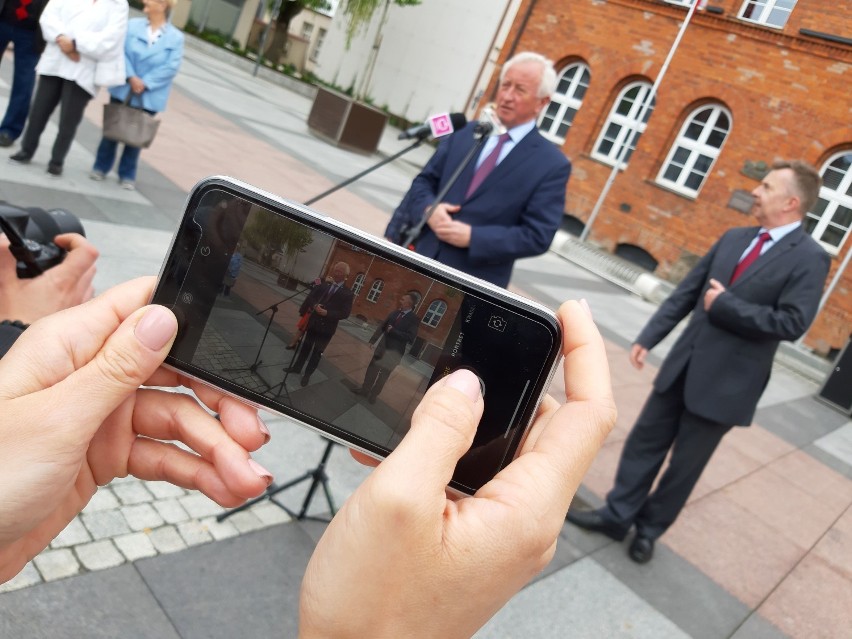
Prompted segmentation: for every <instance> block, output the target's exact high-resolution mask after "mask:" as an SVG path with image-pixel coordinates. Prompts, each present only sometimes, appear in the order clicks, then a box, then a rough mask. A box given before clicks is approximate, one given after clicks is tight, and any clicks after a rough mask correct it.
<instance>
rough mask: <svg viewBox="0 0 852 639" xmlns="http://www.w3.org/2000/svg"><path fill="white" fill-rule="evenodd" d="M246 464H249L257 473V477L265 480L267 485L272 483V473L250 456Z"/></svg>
mask: <svg viewBox="0 0 852 639" xmlns="http://www.w3.org/2000/svg"><path fill="white" fill-rule="evenodd" d="M248 464H249V466H251V469H252V470H253V471H254V472H256V473H257V476H258V477H260V478H261V479H263V480H264V481H266V485H267V486H269V484H271V483H272V473H270V472H269V471H268V470H266V469H265V468H264V467H263V466H261V465H260V464H258V463H257V462H256V461H254V460H253V459H252V458H251V457H249V460H248Z"/></svg>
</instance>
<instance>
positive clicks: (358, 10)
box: [343, 0, 420, 45]
mask: <svg viewBox="0 0 852 639" xmlns="http://www.w3.org/2000/svg"><path fill="white" fill-rule="evenodd" d="M390 3H391V0H346V4H344V5H343V14H344V15H346V16H348V17H349V24H348V25H347V26H346V43H347V45H348V44H349V43H350V42H352V37H353V36H354V35H355V34H356V33H358V31H360V30H361V28H362V27H363V26H364V25H366V24H367V23H368V22H370V20H371V19H372V17H373V14H374V13H375V12H376V9H378V8H379V5H380V4H384V5H385V7H384V13H385V14H386V13H387V9H388V5H390ZM393 3H394V4H395V5H397V6H400V7H407V6H412V5H416V4H420V0H393ZM382 20H383V21H384V15H383V18H382Z"/></svg>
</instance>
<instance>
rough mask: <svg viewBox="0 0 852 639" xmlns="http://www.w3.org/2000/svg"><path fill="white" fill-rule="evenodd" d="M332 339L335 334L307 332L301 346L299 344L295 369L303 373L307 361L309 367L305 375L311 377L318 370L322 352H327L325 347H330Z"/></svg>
mask: <svg viewBox="0 0 852 639" xmlns="http://www.w3.org/2000/svg"><path fill="white" fill-rule="evenodd" d="M332 337H334V333H330V334H328V335H326V334H324V333H316V332H314V331H310V330H309V331H307V332H306V333H305V337H304V338H302V342H301V344H299V353H298V355H296V361H295V363H294V364H293V368H294V369H295V370H297V371H301V370H302V366H304V365H305V360H307V361H308V366H307V368H306V369H305V375H306V376H309V375H311V374H312V373H313V372H314V371H315V370H316V369H317V366H319V361H320V357H322V352H323V351H324V350H325V347H326V346H328V343H329V342H330V341H331V338H332Z"/></svg>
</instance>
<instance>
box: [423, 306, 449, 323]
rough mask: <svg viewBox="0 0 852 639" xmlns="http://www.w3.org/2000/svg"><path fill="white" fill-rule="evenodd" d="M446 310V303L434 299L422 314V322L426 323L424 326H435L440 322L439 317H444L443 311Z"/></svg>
mask: <svg viewBox="0 0 852 639" xmlns="http://www.w3.org/2000/svg"><path fill="white" fill-rule="evenodd" d="M446 312H447V303H446V302H442V301H441V300H435V301H433V302H432V303H431V304H429V308H428V309H427V311H426V314H425V315H423V323H424V324H426V326H431V327H432V328H435V327H436V326H437V325H438V324H440V323H441V318H442V317H444V313H446Z"/></svg>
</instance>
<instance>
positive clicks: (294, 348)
mask: <svg viewBox="0 0 852 639" xmlns="http://www.w3.org/2000/svg"><path fill="white" fill-rule="evenodd" d="M287 350H288V351H295V350H296V345H295V344H290V345H289V346H288V347H287Z"/></svg>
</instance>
